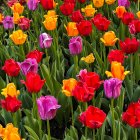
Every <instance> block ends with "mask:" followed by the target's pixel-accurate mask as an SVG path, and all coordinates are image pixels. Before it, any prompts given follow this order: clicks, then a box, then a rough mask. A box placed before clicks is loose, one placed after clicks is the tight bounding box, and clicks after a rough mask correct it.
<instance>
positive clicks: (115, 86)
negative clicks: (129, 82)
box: [104, 78, 122, 99]
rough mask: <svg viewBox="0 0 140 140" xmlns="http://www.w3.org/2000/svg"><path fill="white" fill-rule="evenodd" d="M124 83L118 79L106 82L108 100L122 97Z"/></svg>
mask: <svg viewBox="0 0 140 140" xmlns="http://www.w3.org/2000/svg"><path fill="white" fill-rule="evenodd" d="M121 87H122V81H121V80H119V79H117V78H111V79H109V80H105V81H104V91H105V96H106V97H107V98H114V99H115V98H117V97H119V96H120V93H121Z"/></svg>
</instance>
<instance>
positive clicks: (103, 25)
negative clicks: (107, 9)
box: [92, 14, 110, 31]
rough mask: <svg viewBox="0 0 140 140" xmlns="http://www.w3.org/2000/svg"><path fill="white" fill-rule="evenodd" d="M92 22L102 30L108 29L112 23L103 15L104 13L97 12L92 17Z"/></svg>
mask: <svg viewBox="0 0 140 140" xmlns="http://www.w3.org/2000/svg"><path fill="white" fill-rule="evenodd" d="M92 22H93V24H94V25H95V26H96V28H97V29H98V30H100V31H106V30H108V27H109V25H110V21H109V20H108V19H107V18H106V17H103V16H102V14H97V15H96V16H95V17H94V18H92Z"/></svg>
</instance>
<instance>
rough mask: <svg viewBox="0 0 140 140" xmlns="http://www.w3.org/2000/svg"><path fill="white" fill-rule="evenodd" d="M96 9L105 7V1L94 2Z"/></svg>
mask: <svg viewBox="0 0 140 140" xmlns="http://www.w3.org/2000/svg"><path fill="white" fill-rule="evenodd" d="M93 4H94V7H96V8H100V7H102V6H103V5H104V0H93Z"/></svg>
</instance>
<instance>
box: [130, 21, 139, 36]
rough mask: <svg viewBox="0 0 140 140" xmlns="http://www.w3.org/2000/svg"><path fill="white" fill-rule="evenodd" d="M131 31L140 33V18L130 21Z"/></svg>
mask: <svg viewBox="0 0 140 140" xmlns="http://www.w3.org/2000/svg"><path fill="white" fill-rule="evenodd" d="M129 31H130V33H131V34H136V33H140V20H138V19H135V20H132V22H131V23H129Z"/></svg>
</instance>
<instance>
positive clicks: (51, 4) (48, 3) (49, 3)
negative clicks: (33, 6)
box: [40, 0, 56, 10]
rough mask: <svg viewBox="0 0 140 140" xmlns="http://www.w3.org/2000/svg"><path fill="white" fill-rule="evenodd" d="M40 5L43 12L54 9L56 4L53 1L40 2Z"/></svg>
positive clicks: (42, 0) (44, 0) (43, 0)
mask: <svg viewBox="0 0 140 140" xmlns="http://www.w3.org/2000/svg"><path fill="white" fill-rule="evenodd" d="M40 4H41V5H42V7H43V8H44V9H45V10H51V9H53V8H55V6H56V3H55V1H54V0H40Z"/></svg>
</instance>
